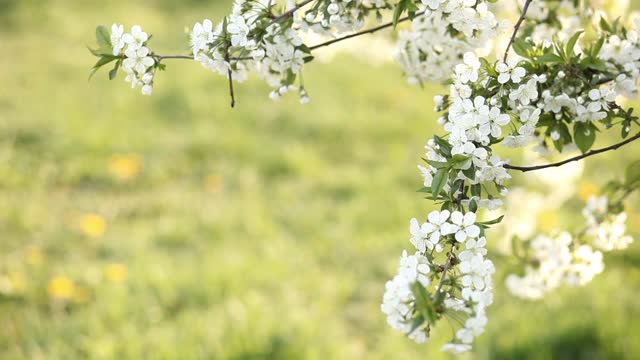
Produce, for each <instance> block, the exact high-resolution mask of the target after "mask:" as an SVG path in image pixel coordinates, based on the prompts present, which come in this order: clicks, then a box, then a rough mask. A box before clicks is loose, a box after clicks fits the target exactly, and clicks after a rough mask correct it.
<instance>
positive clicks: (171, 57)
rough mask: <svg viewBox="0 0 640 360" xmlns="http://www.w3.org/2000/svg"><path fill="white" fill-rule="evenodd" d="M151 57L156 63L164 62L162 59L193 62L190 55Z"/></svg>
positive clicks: (155, 55) (154, 55) (156, 55)
mask: <svg viewBox="0 0 640 360" xmlns="http://www.w3.org/2000/svg"><path fill="white" fill-rule="evenodd" d="M151 56H152V57H154V58H155V59H156V60H157V61H160V60H164V59H189V60H193V56H191V55H158V54H153V55H151Z"/></svg>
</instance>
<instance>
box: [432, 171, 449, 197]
mask: <svg viewBox="0 0 640 360" xmlns="http://www.w3.org/2000/svg"><path fill="white" fill-rule="evenodd" d="M448 175H449V170H448V169H439V170H438V171H437V172H436V174H435V175H434V176H433V181H431V193H432V194H433V195H434V196H438V195H439V194H440V192H441V191H442V189H443V188H444V185H445V184H446V183H447V176H448Z"/></svg>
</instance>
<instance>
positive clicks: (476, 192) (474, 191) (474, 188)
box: [471, 184, 482, 197]
mask: <svg viewBox="0 0 640 360" xmlns="http://www.w3.org/2000/svg"><path fill="white" fill-rule="evenodd" d="M471 195H472V196H477V197H480V195H482V184H474V185H471Z"/></svg>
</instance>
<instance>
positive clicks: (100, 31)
mask: <svg viewBox="0 0 640 360" xmlns="http://www.w3.org/2000/svg"><path fill="white" fill-rule="evenodd" d="M96 41H98V45H100V47H109V48H110V47H112V45H111V35H110V34H109V30H107V28H106V27H104V26H102V25H100V26H98V27H96Z"/></svg>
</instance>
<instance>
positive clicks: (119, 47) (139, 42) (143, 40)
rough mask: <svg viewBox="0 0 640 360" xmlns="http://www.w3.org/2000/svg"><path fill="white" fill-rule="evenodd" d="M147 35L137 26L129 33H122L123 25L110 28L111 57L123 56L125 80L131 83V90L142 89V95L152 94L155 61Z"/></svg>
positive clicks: (114, 25)
mask: <svg viewBox="0 0 640 360" xmlns="http://www.w3.org/2000/svg"><path fill="white" fill-rule="evenodd" d="M148 40H149V35H148V34H147V33H146V32H144V31H142V28H141V27H140V26H139V25H134V26H133V27H131V31H130V32H128V33H125V32H124V25H118V24H113V25H112V26H111V45H112V47H113V56H123V57H124V60H123V61H122V70H123V71H124V72H125V73H126V74H127V76H126V78H125V80H126V81H127V82H129V83H131V88H132V89H133V88H136V87H138V86H140V87H142V89H141V91H142V94H144V95H151V93H152V92H153V72H154V70H155V67H154V65H155V63H156V61H155V59H154V58H153V56H151V52H150V51H149V48H147V46H146V45H147V41H148Z"/></svg>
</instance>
